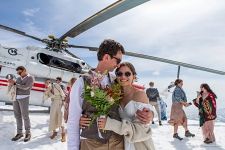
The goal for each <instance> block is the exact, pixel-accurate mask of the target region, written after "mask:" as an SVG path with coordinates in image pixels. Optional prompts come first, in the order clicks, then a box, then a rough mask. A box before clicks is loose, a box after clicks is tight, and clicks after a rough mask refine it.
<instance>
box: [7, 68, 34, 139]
mask: <svg viewBox="0 0 225 150" xmlns="http://www.w3.org/2000/svg"><path fill="white" fill-rule="evenodd" d="M16 71H17V74H18V75H19V77H18V78H17V79H16V81H15V80H9V85H11V86H12V85H13V86H15V87H16V91H15V92H16V96H15V100H14V101H13V111H14V116H15V118H16V124H17V134H16V136H15V137H13V138H12V139H11V140H12V141H17V140H19V139H20V138H22V137H23V122H24V125H25V130H26V132H25V138H24V142H27V141H29V140H30V139H31V133H30V118H29V99H30V91H31V88H32V86H33V83H34V78H33V77H32V76H31V75H30V74H29V73H28V72H27V71H26V68H25V67H23V66H19V67H17V68H16Z"/></svg>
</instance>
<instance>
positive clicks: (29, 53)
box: [0, 0, 225, 106]
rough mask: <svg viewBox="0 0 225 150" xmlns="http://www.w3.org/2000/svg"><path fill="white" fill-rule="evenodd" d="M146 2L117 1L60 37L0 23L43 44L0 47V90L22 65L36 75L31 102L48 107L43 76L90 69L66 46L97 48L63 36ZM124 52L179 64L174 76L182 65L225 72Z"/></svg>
mask: <svg viewBox="0 0 225 150" xmlns="http://www.w3.org/2000/svg"><path fill="white" fill-rule="evenodd" d="M148 1H149V0H118V1H116V2H114V3H113V4H111V5H109V6H107V7H106V8H104V9H103V10H101V11H99V12H97V13H95V14H94V15H92V16H90V17H89V18H87V19H86V20H84V21H82V22H81V23H79V24H78V25H76V26H74V27H73V28H72V29H70V30H69V31H68V32H66V33H65V34H63V35H62V36H61V37H59V38H56V37H54V36H49V38H48V39H40V38H38V37H36V36H33V35H29V34H27V33H25V32H23V31H20V30H17V29H14V28H11V27H8V26H5V25H0V29H3V30H6V31H10V32H14V33H16V34H19V35H22V36H25V37H28V38H31V39H34V40H36V41H39V42H42V43H44V44H45V45H46V47H45V48H39V47H26V48H24V49H18V48H13V47H5V46H0V57H1V60H0V90H1V93H6V86H7V80H6V79H5V76H6V75H7V74H16V72H15V68H16V67H17V66H20V65H23V66H25V67H26V68H27V70H28V72H29V73H30V74H32V75H33V76H34V77H35V83H34V86H33V88H32V92H31V98H30V99H31V100H30V104H32V105H38V106H49V103H44V104H43V103H42V97H43V92H44V90H45V86H44V81H45V80H46V79H49V78H50V79H55V78H56V77H58V76H60V77H62V79H63V81H64V82H68V80H69V79H70V78H71V77H79V76H80V75H81V74H83V73H85V72H87V71H88V70H89V69H90V68H91V66H90V65H88V64H87V63H86V62H85V61H83V60H82V59H80V58H79V57H77V56H76V55H74V54H73V53H71V52H70V51H69V50H68V49H69V48H76V49H88V50H89V51H97V50H98V48H97V47H92V46H84V45H73V44H69V43H68V41H67V40H66V38H67V37H70V38H76V37H77V36H78V35H80V34H82V33H83V32H85V31H87V30H89V29H91V28H92V27H94V26H96V25H98V24H100V23H102V22H104V21H106V20H108V19H110V18H112V17H115V16H116V15H119V14H121V13H123V12H125V11H128V10H130V9H132V8H134V7H136V6H139V5H141V4H144V3H146V2H148ZM125 55H127V56H132V57H136V58H142V59H149V60H154V61H159V62H164V63H169V64H173V65H176V66H178V71H177V78H179V75H180V68H181V67H187V68H192V69H197V70H202V71H207V72H211V73H215V74H220V75H225V72H223V71H220V70H215V69H211V68H206V67H201V66H197V65H192V64H188V63H183V62H178V61H174V60H169V59H164V58H159V57H155V56H149V55H145V54H139V53H133V52H129V51H126V53H125ZM0 100H1V101H4V102H9V101H10V100H9V99H8V97H7V96H6V94H1V96H0Z"/></svg>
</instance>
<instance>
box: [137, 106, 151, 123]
mask: <svg viewBox="0 0 225 150" xmlns="http://www.w3.org/2000/svg"><path fill="white" fill-rule="evenodd" d="M136 114H137V118H138V119H139V120H140V121H141V123H142V124H149V123H150V122H151V121H152V119H153V117H154V114H153V112H152V111H150V110H149V109H147V108H144V109H143V110H137V112H136Z"/></svg>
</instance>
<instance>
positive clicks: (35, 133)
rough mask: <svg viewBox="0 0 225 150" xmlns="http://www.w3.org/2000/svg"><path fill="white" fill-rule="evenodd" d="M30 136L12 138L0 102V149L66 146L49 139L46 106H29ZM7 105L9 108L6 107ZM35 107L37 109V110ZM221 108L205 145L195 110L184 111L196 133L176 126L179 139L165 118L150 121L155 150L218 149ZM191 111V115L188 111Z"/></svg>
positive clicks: (8, 114) (11, 121) (11, 124)
mask: <svg viewBox="0 0 225 150" xmlns="http://www.w3.org/2000/svg"><path fill="white" fill-rule="evenodd" d="M30 108H31V109H32V112H31V113H30V119H31V127H32V130H31V132H32V139H31V141H29V142H27V143H25V142H23V139H21V140H19V141H16V142H12V141H11V138H12V137H13V136H14V134H15V132H16V130H15V129H16V128H15V118H14V115H13V111H12V106H4V105H3V104H0V150H31V149H32V150H66V149H67V148H66V147H67V145H66V142H65V143H62V142H61V141H60V134H58V136H57V138H56V139H54V140H51V139H50V138H49V135H50V133H49V132H48V123H49V114H48V113H46V108H42V107H30ZM10 109H11V110H10ZM37 110H39V111H37ZM222 112H224V111H222V110H221V111H219V112H218V118H219V119H218V120H217V121H216V124H215V136H216V143H213V144H210V145H206V144H204V143H203V142H202V141H203V140H202V134H201V128H200V127H199V123H198V118H196V116H197V115H196V112H195V111H187V115H188V116H189V117H190V116H194V117H190V118H191V119H192V120H188V121H189V122H188V125H189V129H190V131H191V132H192V133H194V134H196V136H195V137H194V138H186V137H184V129H183V128H182V127H179V133H178V134H179V135H180V136H181V137H184V140H183V141H179V140H176V139H173V138H172V134H173V128H172V126H170V125H169V124H168V123H167V122H166V121H163V126H159V125H158V122H157V118H155V124H153V125H152V132H153V134H152V137H153V141H154V144H155V148H156V150H175V149H177V150H180V149H182V150H192V149H194V150H222V149H225V142H224V141H225V136H224V131H225V122H224V121H225V116H224V113H222ZM190 113H192V114H193V115H191V114H190Z"/></svg>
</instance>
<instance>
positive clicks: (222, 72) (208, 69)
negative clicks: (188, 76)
mask: <svg viewBox="0 0 225 150" xmlns="http://www.w3.org/2000/svg"><path fill="white" fill-rule="evenodd" d="M71 47H73V48H85V49H89V51H98V48H97V47H89V46H78V45H71ZM125 55H127V56H132V57H137V58H142V59H148V60H153V61H158V62H164V63H167V64H172V65H177V66H182V67H186V68H191V69H196V70H201V71H206V72H210V73H215V74H219V75H225V72H224V71H220V70H215V69H211V68H207V67H201V66H197V65H192V64H188V63H183V62H179V61H174V60H170V59H165V58H160V57H155V56H150V55H144V54H139V53H134V52H129V51H126V52H125Z"/></svg>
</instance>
